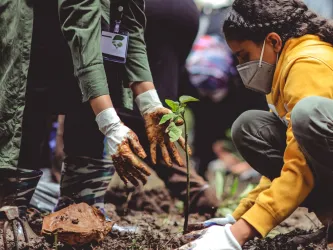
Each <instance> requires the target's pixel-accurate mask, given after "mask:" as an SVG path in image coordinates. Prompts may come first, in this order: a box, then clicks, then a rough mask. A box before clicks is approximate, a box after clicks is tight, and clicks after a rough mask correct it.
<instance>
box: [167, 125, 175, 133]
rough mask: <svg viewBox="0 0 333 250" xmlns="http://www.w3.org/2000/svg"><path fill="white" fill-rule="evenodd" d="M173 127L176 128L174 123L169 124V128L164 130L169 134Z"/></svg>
mask: <svg viewBox="0 0 333 250" xmlns="http://www.w3.org/2000/svg"><path fill="white" fill-rule="evenodd" d="M173 127H176V123H174V122H170V124H169V126H168V127H167V128H166V130H165V132H167V133H169V132H170V130H171V129H172V128H173Z"/></svg>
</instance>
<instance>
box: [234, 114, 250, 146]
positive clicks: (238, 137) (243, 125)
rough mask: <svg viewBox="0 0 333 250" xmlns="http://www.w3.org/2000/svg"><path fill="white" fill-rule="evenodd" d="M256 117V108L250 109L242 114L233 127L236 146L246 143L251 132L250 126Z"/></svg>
mask: <svg viewBox="0 0 333 250" xmlns="http://www.w3.org/2000/svg"><path fill="white" fill-rule="evenodd" d="M254 117H256V110H248V111H246V112H244V113H243V114H241V115H240V116H239V117H238V118H237V119H236V121H235V122H234V123H233V125H232V127H231V138H232V141H233V143H234V144H235V146H236V148H240V147H241V146H242V145H244V142H245V140H246V138H247V136H246V135H247V134H248V133H249V132H250V127H251V126H252V123H253V118H254Z"/></svg>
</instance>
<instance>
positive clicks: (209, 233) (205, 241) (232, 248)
mask: <svg viewBox="0 0 333 250" xmlns="http://www.w3.org/2000/svg"><path fill="white" fill-rule="evenodd" d="M230 227H231V225H230V224H227V225H225V226H211V227H209V228H207V229H204V230H201V231H197V232H193V233H190V234H189V236H190V237H191V234H192V235H193V237H196V238H197V239H196V240H194V241H192V242H190V243H188V244H186V245H184V246H182V247H180V248H178V250H242V247H241V246H240V244H239V243H238V241H237V240H236V239H235V237H234V236H233V234H232V233H231V230H230Z"/></svg>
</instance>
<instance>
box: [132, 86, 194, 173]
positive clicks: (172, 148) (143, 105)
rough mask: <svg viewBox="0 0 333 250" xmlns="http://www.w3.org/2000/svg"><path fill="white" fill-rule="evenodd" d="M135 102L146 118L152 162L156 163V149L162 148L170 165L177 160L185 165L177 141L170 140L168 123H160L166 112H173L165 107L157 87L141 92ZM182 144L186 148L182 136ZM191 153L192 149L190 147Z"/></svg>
mask: <svg viewBox="0 0 333 250" xmlns="http://www.w3.org/2000/svg"><path fill="white" fill-rule="evenodd" d="M135 102H136V104H137V106H138V108H139V110H140V112H141V115H142V117H143V119H144V120H145V127H146V132H147V136H148V140H149V143H150V154H151V160H152V163H153V164H154V165H155V164H156V150H157V147H159V148H160V150H161V153H162V157H163V160H164V161H165V162H166V164H167V165H168V166H170V167H171V166H172V163H173V162H175V163H177V164H178V165H180V166H185V165H184V162H183V160H182V158H181V156H180V154H179V152H178V149H177V146H176V144H175V143H173V142H171V141H170V138H169V136H168V135H167V134H166V128H167V127H168V125H169V124H168V123H165V124H161V125H160V124H159V123H160V120H161V118H162V117H163V116H164V115H165V114H169V113H171V110H169V109H167V108H164V107H163V105H162V103H161V101H160V99H159V97H158V95H157V92H156V90H155V89H150V90H148V91H146V92H143V93H141V94H139V95H138V96H137V97H136V99H135ZM182 124H183V122H181V121H179V122H177V124H176V125H177V126H180V125H182ZM178 143H179V144H180V146H181V147H182V148H183V149H184V150H185V140H184V138H183V137H181V138H180V139H179V140H178ZM189 153H191V152H190V149H189Z"/></svg>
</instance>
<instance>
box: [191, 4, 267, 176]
mask: <svg viewBox="0 0 333 250" xmlns="http://www.w3.org/2000/svg"><path fill="white" fill-rule="evenodd" d="M196 2H197V4H198V5H199V7H200V8H201V10H202V12H201V18H200V29H199V34H198V36H197V40H196V42H195V44H194V46H193V49H192V52H191V54H190V56H189V58H188V60H187V69H188V71H189V76H190V81H191V84H192V86H193V87H194V89H195V90H196V95H198V96H200V103H197V104H195V105H193V113H194V116H195V135H194V137H195V138H194V157H195V159H196V160H197V165H198V166H197V169H198V172H199V174H200V175H201V176H205V175H206V172H207V168H208V165H209V163H210V162H211V161H212V160H214V159H216V155H215V153H214V152H213V151H212V146H213V144H214V142H216V141H217V140H221V139H226V135H225V133H226V131H227V129H229V128H230V127H231V125H232V123H233V122H234V121H235V120H236V119H237V117H238V116H239V115H240V114H241V113H243V112H244V111H246V110H250V109H260V110H268V106H267V103H266V101H265V98H264V96H262V95H260V94H258V93H255V92H253V91H250V90H248V89H246V88H245V87H244V86H243V85H242V84H241V79H240V77H239V75H238V72H237V70H236V60H235V57H234V55H233V54H232V52H231V50H230V49H229V47H228V45H227V44H226V41H225V38H224V36H223V35H222V34H221V23H222V22H223V20H224V19H225V16H226V14H227V12H228V7H229V6H230V5H231V4H232V2H233V1H231V0H197V1H196ZM213 114H220V115H213Z"/></svg>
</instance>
